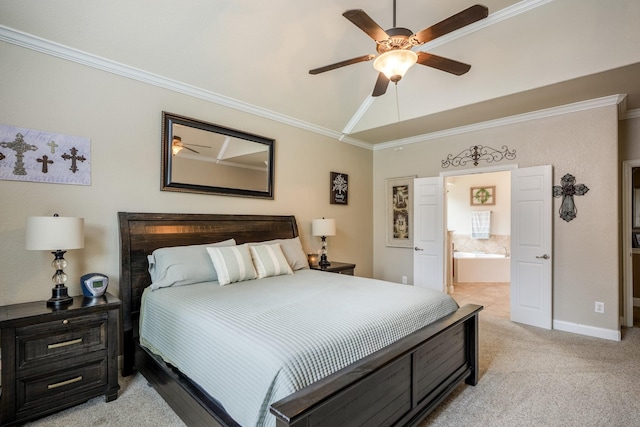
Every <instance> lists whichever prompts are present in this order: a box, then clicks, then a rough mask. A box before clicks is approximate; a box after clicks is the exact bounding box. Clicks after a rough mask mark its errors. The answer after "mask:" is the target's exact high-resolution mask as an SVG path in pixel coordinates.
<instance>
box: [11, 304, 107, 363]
mask: <svg viewBox="0 0 640 427" xmlns="http://www.w3.org/2000/svg"><path fill="white" fill-rule="evenodd" d="M106 333H107V313H106V312H105V313H100V314H99V315H92V316H78V317H69V318H64V319H60V320H57V321H54V322H46V323H42V324H39V325H33V326H26V327H22V328H17V329H16V351H17V354H16V359H17V360H16V361H17V368H18V369H28V368H31V367H35V366H38V365H41V364H45V363H47V362H49V360H48V359H52V360H58V358H59V357H61V356H64V357H65V358H67V357H72V356H74V355H77V354H86V353H89V352H92V351H96V350H102V349H106V348H107V339H106Z"/></svg>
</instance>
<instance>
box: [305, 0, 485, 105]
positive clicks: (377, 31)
mask: <svg viewBox="0 0 640 427" xmlns="http://www.w3.org/2000/svg"><path fill="white" fill-rule="evenodd" d="M488 15H489V9H487V7H486V6H483V5H480V4H476V5H474V6H471V7H469V8H467V9H465V10H463V11H462V12H459V13H456V14H455V15H452V16H450V17H448V18H447V19H444V20H442V21H440V22H438V23H437V24H434V25H432V26H430V27H427V28H425V29H424V30H422V31H418V32H417V33H413V32H412V31H411V30H409V29H407V28H402V27H396V2H395V0H394V1H393V28H390V29H388V30H386V31H385V30H383V29H382V28H381V27H380V26H379V25H378V24H377V23H376V22H375V21H374V20H373V19H371V17H370V16H369V15H367V14H366V13H365V11H364V10H362V9H351V10H347V11H346V12H344V13H343V14H342V16H344V17H345V18H347V19H348V20H349V21H351V22H352V23H353V24H355V25H356V26H357V27H358V28H360V29H361V30H362V31H364V32H365V33H367V35H368V36H369V37H371V38H372V39H373V40H374V41H375V42H376V50H377V51H378V54H379V55H373V54H369V55H363V56H359V57H357V58H352V59H347V60H346V61H341V62H337V63H335V64H331V65H326V66H324V67H320V68H314V69H313V70H309V74H320V73H324V72H325V71H330V70H334V69H336V68H340V67H344V66H346V65H351V64H357V63H358V62H364V61H370V60H372V59H374V62H373V67H374V68H375V69H376V70H377V71H379V74H378V80H377V81H376V84H375V86H374V88H373V93H372V94H371V95H372V96H380V95H383V94H384V93H385V92H386V91H387V86H388V85H389V81H392V82H394V83H396V84H397V83H398V81H399V80H400V79H401V78H402V77H403V76H404V74H405V73H406V72H407V70H408V69H409V68H410V67H411V66H412V65H414V64H416V63H418V64H422V65H426V66H428V67H432V68H436V69H438V70H442V71H446V72H448V73H451V74H455V75H457V76H460V75H462V74H464V73H466V72H467V71H469V69H470V68H471V65H468V64H464V63H462V62H458V61H454V60H453V59H448V58H443V57H441V56H437V55H433V54H431V53H427V52H422V51H418V52H414V51H413V50H412V48H413V47H414V46H420V45H422V44H424V43H427V42H429V41H431V40H434V39H436V38H438V37H440V36H443V35H445V34H447V33H450V32H452V31H455V30H457V29H459V28H462V27H465V26H467V25H469V24H472V23H474V22H476V21H479V20H481V19H484V18H486V17H487V16H488Z"/></svg>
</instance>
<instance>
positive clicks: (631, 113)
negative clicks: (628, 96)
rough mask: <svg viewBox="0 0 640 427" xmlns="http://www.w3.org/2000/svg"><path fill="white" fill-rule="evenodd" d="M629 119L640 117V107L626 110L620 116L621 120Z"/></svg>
mask: <svg viewBox="0 0 640 427" xmlns="http://www.w3.org/2000/svg"><path fill="white" fill-rule="evenodd" d="M629 119H640V108H636V109H635V110H628V111H625V112H624V114H622V115H621V116H620V120H629Z"/></svg>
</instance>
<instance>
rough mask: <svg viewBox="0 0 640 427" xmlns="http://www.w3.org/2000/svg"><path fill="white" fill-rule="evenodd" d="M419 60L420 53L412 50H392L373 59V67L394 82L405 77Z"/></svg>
mask: <svg viewBox="0 0 640 427" xmlns="http://www.w3.org/2000/svg"><path fill="white" fill-rule="evenodd" d="M417 61H418V55H417V54H416V53H415V52H414V51H412V50H405V49H398V50H390V51H388V52H385V53H383V54H382V55H380V56H378V57H377V58H376V59H375V61H373V68H375V69H376V70H378V71H380V72H381V73H384V75H385V76H387V78H388V79H390V80H391V81H392V82H394V81H398V80H400V79H401V78H402V77H404V74H405V73H406V72H407V70H408V69H409V68H411V66H413V65H414V64H415V63H416V62H417Z"/></svg>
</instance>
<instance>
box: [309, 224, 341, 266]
mask: <svg viewBox="0 0 640 427" xmlns="http://www.w3.org/2000/svg"><path fill="white" fill-rule="evenodd" d="M311 234H313V235H314V236H320V237H322V251H321V252H320V262H319V263H318V265H319V266H320V267H326V266H328V265H331V263H330V262H329V261H328V260H327V236H335V235H336V220H335V219H325V218H322V219H314V220H313V221H312V222H311Z"/></svg>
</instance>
